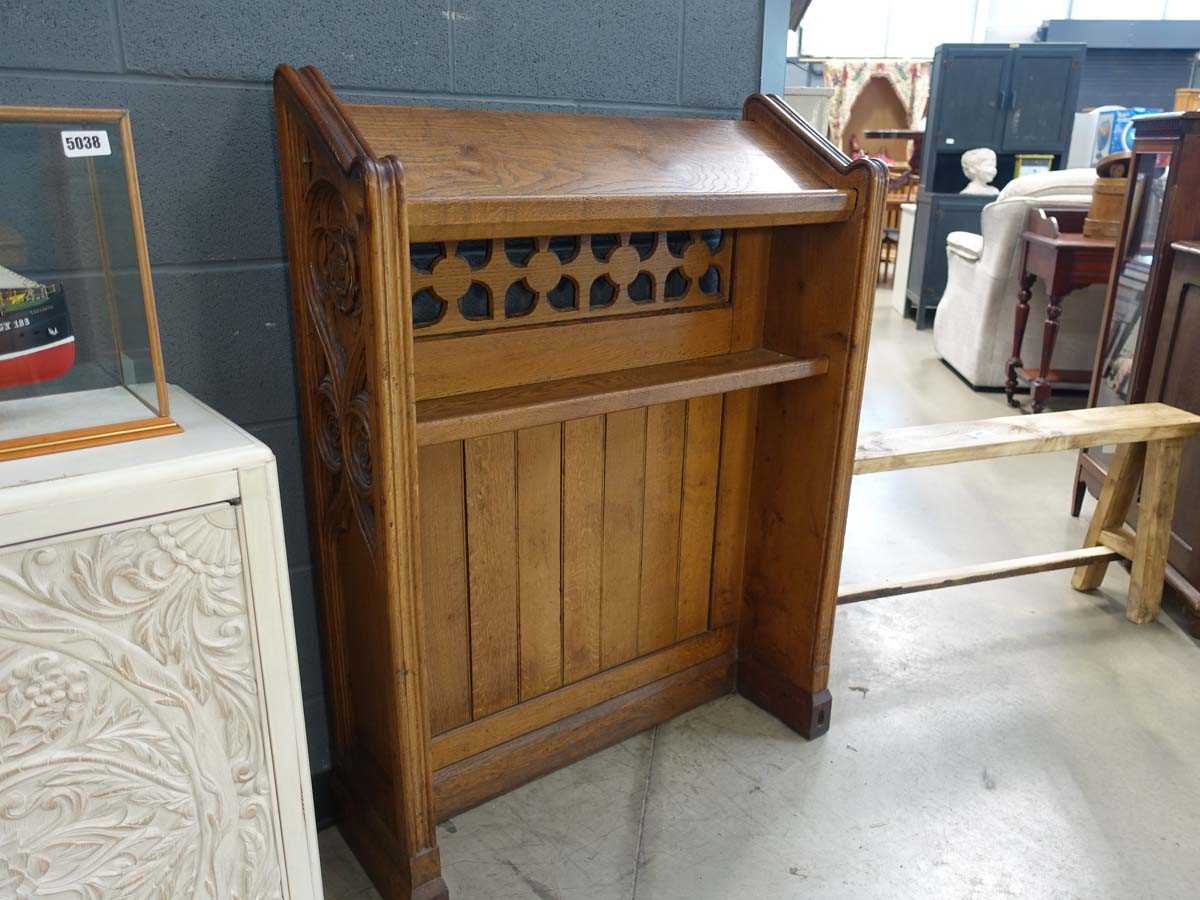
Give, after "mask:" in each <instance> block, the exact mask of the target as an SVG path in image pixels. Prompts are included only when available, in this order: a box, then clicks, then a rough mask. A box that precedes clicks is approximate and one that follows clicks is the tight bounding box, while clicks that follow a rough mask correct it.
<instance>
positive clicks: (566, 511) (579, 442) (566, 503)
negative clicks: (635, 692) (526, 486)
mask: <svg viewBox="0 0 1200 900" xmlns="http://www.w3.org/2000/svg"><path fill="white" fill-rule="evenodd" d="M562 538H563V540H562V546H563V680H564V681H566V682H567V683H570V682H572V681H577V680H579V679H580V678H583V677H585V676H587V675H591V674H592V673H594V672H597V671H599V669H600V577H601V568H600V566H601V559H602V554H601V550H602V548H603V546H604V417H603V416H592V417H591V418H587V419H574V420H572V421H570V422H564V423H563V536H562Z"/></svg>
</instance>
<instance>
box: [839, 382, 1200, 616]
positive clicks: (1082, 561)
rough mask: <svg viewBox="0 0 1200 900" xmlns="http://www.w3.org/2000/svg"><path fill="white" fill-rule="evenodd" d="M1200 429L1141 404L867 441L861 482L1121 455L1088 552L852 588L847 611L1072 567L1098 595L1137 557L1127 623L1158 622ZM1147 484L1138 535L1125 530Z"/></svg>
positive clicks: (1188, 418)
mask: <svg viewBox="0 0 1200 900" xmlns="http://www.w3.org/2000/svg"><path fill="white" fill-rule="evenodd" d="M1198 431H1200V416H1197V415H1194V414H1192V413H1189V412H1185V411H1184V410H1181V409H1176V408H1174V407H1172V406H1167V405H1165V404H1162V403H1138V404H1131V405H1129V406H1117V407H1106V408H1099V409H1082V410H1073V411H1070V412H1058V413H1043V414H1041V415H1037V416H1004V417H1001V418H997V419H981V420H978V421H973V422H954V423H950V424H945V425H919V426H915V427H912V428H894V429H891V430H889V431H876V432H871V433H869V434H864V435H862V436H861V438H860V440H859V442H858V449H857V452H856V454H855V458H854V473H855V474H856V475H865V474H869V473H871V472H889V471H896V470H898V469H912V468H922V467H926V466H940V465H946V464H949V463H956V462H968V461H972V460H979V459H995V458H997V457H1001V456H1019V455H1023V454H1030V453H1051V452H1055V451H1058V450H1078V449H1081V448H1084V447H1096V446H1102V445H1105V444H1118V445H1119V447H1118V449H1117V454H1116V457H1115V458H1114V460H1113V463H1112V466H1111V467H1110V468H1109V471H1108V477H1107V478H1106V479H1105V482H1104V486H1103V488H1102V489H1101V492H1100V499H1099V500H1098V501H1097V503H1096V511H1095V514H1094V515H1093V516H1092V521H1091V524H1090V525H1089V526H1088V531H1087V536H1086V538H1085V539H1084V544H1083V547H1082V548H1081V549H1079V550H1066V551H1061V552H1057V553H1047V554H1042V555H1039V556H1026V557H1021V558H1018V559H1008V560H1001V561H999V562H994V563H983V564H978V565H971V566H963V567H960V568H955V569H945V570H941V571H935V572H926V573H923V574H921V575H916V576H910V577H906V578H888V579H882V580H880V581H876V582H869V583H863V584H853V585H843V586H842V587H841V588H840V589H839V591H838V604H839V605H843V604H847V603H858V602H861V601H863V600H872V599H875V598H879V597H891V596H896V595H898V594H909V593H913V592H916V591H927V590H933V589H936V588H942V587H952V586H954V585H960V584H974V583H977V582H981V581H990V580H993V579H997V578H1010V577H1013V576H1016V575H1029V574H1032V573H1034V572H1048V571H1052V570H1054V569H1067V568H1074V569H1075V574H1074V576H1073V577H1072V579H1071V585H1072V587H1074V588H1075V589H1076V590H1080V591H1089V590H1094V589H1095V588H1097V587H1099V586H1100V582H1101V581H1103V580H1104V573H1105V571H1106V570H1107V568H1108V564H1109V563H1110V562H1113V561H1114V560H1118V559H1127V560H1129V561H1130V562H1131V563H1132V569H1131V574H1130V583H1129V599H1128V602H1127V607H1126V616H1127V617H1128V618H1129V620H1130V621H1131V622H1137V623H1139V624H1140V623H1145V622H1151V621H1153V620H1154V618H1155V617H1156V616H1157V615H1158V609H1159V604H1160V602H1161V600H1162V586H1163V576H1164V574H1165V571H1166V564H1167V549H1168V545H1169V542H1170V535H1171V519H1172V516H1173V514H1174V510H1175V488H1176V483H1177V481H1178V477H1179V461H1180V454H1181V451H1182V448H1183V442H1184V441H1185V440H1186V439H1187V438H1188V437H1189V436H1191V435H1193V434H1195V433H1197V432H1198ZM1139 483H1140V484H1141V488H1142V489H1141V496H1140V500H1139V507H1138V509H1139V512H1138V529H1137V532H1136V533H1134V532H1133V531H1131V530H1130V529H1129V528H1127V527H1125V525H1124V523H1125V519H1126V517H1127V515H1128V512H1129V507H1130V504H1131V503H1132V502H1133V500H1134V498H1135V496H1137V494H1138V484H1139Z"/></svg>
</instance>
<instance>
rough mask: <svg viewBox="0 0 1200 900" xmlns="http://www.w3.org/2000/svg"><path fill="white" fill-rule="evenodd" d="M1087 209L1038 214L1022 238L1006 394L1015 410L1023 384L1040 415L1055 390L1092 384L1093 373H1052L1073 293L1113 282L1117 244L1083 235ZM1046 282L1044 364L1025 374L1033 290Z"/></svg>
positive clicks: (1032, 216) (1033, 215) (1038, 211)
mask: <svg viewBox="0 0 1200 900" xmlns="http://www.w3.org/2000/svg"><path fill="white" fill-rule="evenodd" d="M1085 215H1086V211H1085V210H1082V209H1044V208H1042V209H1033V210H1031V211H1030V213H1029V227H1028V228H1026V230H1025V231H1024V232H1022V233H1021V277H1020V290H1019V291H1018V293H1017V314H1016V320H1015V322H1014V324H1013V345H1012V358H1011V359H1009V361H1008V379H1007V381H1006V382H1005V385H1004V388H1005V394H1006V395H1007V396H1008V405H1009V406H1014V407H1015V406H1019V405H1020V401H1018V400H1017V399H1016V397H1015V396H1014V395H1015V393H1016V390H1017V386H1018V379H1024V380H1026V381H1031V382H1032V388H1031V394H1032V398H1033V399H1032V404H1031V408H1032V410H1033V412H1035V413H1040V412H1041V411H1042V410H1043V409H1045V408H1046V403H1047V401H1049V399H1050V392H1051V390H1052V385H1054V384H1060V383H1064V382H1067V383H1071V382H1076V383H1081V384H1087V383H1089V382H1090V380H1091V373H1090V372H1086V371H1082V370H1075V369H1065V370H1061V371H1060V370H1057V369H1054V368H1052V367H1051V360H1052V358H1053V356H1054V342H1055V340H1056V339H1057V338H1058V319H1059V316H1061V315H1062V300H1063V297H1064V296H1066V295H1067V294H1069V293H1070V292H1071V291H1076V290H1079V289H1080V288H1084V287H1087V286H1088V285H1091V284H1103V283H1105V282H1107V281H1108V272H1109V268H1110V267H1111V265H1112V256H1113V249H1114V248H1115V246H1116V242H1115V241H1111V240H1105V239H1103V238H1090V237H1085V236H1084V235H1083V220H1084V216H1085ZM1038 278H1041V279H1042V281H1044V282H1045V284H1046V293H1047V295H1048V301H1047V303H1046V322H1045V325H1043V327H1042V358H1041V362H1040V365H1039V366H1038V367H1037V368H1036V369H1033V368H1025V367H1024V364H1023V363H1022V361H1021V344H1022V342H1023V341H1024V340H1025V324H1026V322H1027V321H1028V319H1029V300H1030V298H1031V297H1032V296H1033V284H1034V282H1035V281H1036V280H1037V279H1038Z"/></svg>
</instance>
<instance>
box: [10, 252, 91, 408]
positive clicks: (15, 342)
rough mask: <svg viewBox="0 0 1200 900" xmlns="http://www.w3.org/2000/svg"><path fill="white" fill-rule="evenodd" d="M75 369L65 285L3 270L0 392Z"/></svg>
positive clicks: (58, 375)
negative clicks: (47, 282)
mask: <svg viewBox="0 0 1200 900" xmlns="http://www.w3.org/2000/svg"><path fill="white" fill-rule="evenodd" d="M74 365H75V336H74V334H73V333H72V331H71V315H70V312H69V311H68V310H67V301H66V298H65V297H64V295H63V288H62V285H61V284H54V283H52V284H38V283H37V282H36V281H32V280H30V279H28V278H25V277H24V276H22V275H18V274H17V273H16V272H13V271H11V270H9V269H6V268H4V267H3V266H0V388H9V387H15V386H17V385H21V384H35V383H37V382H39V381H50V380H52V379H54V378H59V377H61V376H63V375H65V374H66V373H67V372H69V371H70V370H71V367H72V366H74Z"/></svg>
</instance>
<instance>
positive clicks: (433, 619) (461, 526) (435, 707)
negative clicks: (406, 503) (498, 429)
mask: <svg viewBox="0 0 1200 900" xmlns="http://www.w3.org/2000/svg"><path fill="white" fill-rule="evenodd" d="M417 464H418V466H419V480H418V493H419V494H420V497H421V603H422V607H423V611H424V614H425V615H424V630H425V661H424V662H425V671H426V672H428V674H429V677H428V678H427V679H426V682H425V690H426V694H427V696H428V698H429V723H430V731H431V732H432V733H433V734H440V733H441V732H443V731H446V730H447V729H449V728H454V727H455V726H457V725H462V724H464V723H466V722H469V721H471V646H470V641H471V633H470V627H469V615H470V612H469V609H468V595H467V532H466V511H465V499H464V497H463V444H462V441H451V442H449V443H446V444H435V445H433V446H431V447H422V448H421V449H420V450H419V451H418V453H417Z"/></svg>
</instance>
